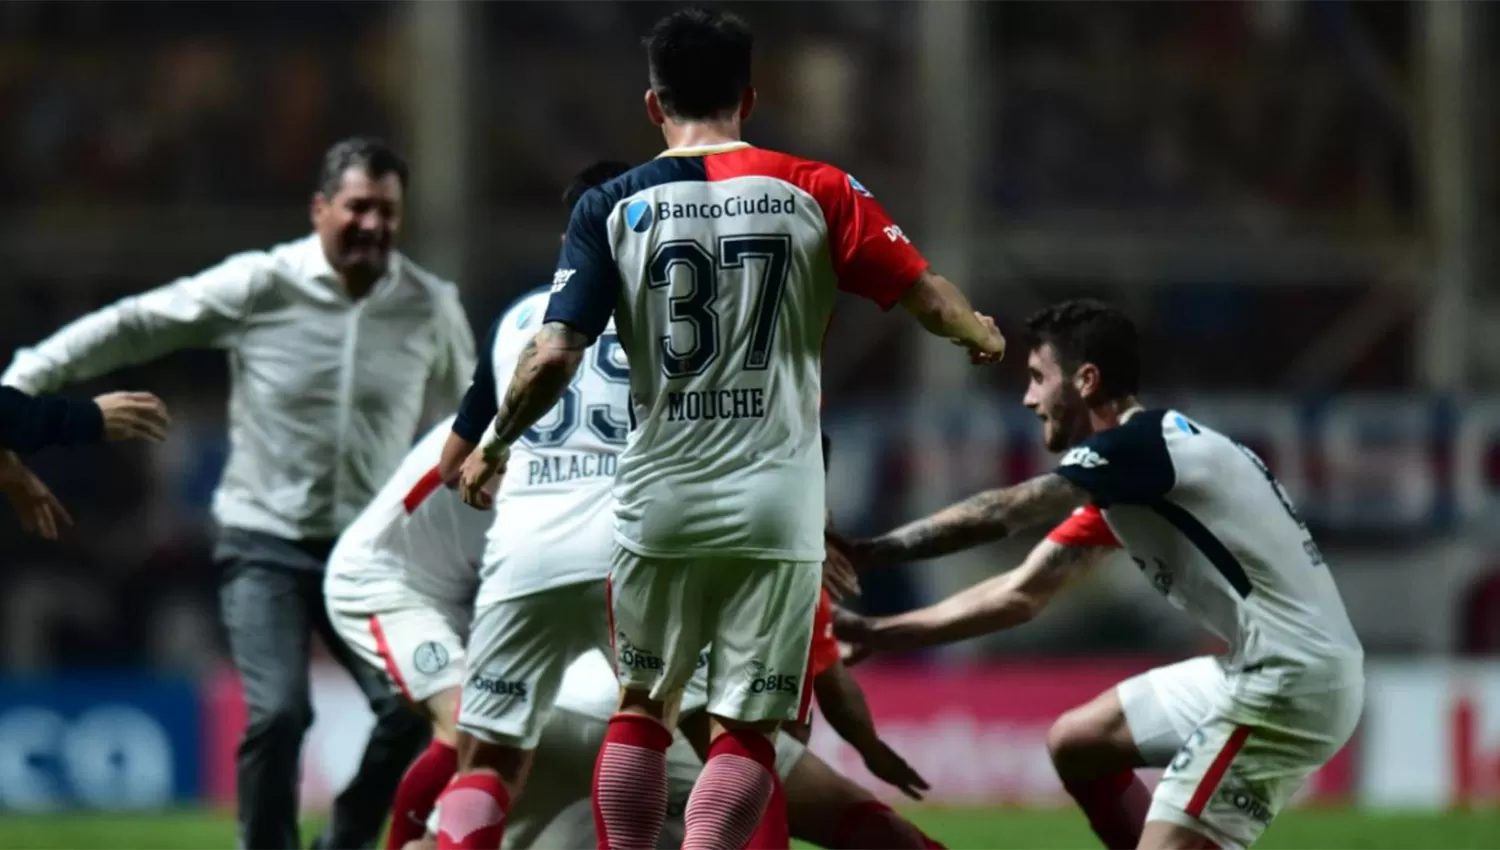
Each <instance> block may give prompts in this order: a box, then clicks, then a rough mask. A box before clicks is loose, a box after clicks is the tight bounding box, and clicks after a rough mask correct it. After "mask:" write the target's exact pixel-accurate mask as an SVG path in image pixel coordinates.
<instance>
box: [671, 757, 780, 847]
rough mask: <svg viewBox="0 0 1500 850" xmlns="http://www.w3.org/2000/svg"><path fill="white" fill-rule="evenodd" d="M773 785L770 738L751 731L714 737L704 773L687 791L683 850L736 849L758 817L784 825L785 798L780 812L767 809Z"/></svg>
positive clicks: (749, 832)
mask: <svg viewBox="0 0 1500 850" xmlns="http://www.w3.org/2000/svg"><path fill="white" fill-rule="evenodd" d="M775 785H776V748H775V746H773V745H772V744H771V739H769V738H767V737H766V736H765V735H762V734H760V733H759V732H755V731H753V730H735V731H733V732H725V733H724V734H722V735H720V736H719V737H717V738H715V739H714V742H713V743H712V744H710V745H709V747H708V760H707V761H706V762H704V764H703V773H702V774H700V775H699V776H698V781H697V782H696V783H695V784H694V785H693V793H692V794H689V795H688V803H687V815H686V817H685V820H686V824H687V830H686V833H685V834H684V835H683V839H682V850H739V848H743V847H744V846H745V845H746V843H748V842H749V840H750V836H751V835H752V834H754V832H755V828H756V825H757V824H759V823H760V820H761V818H762V817H768V816H769V817H770V818H771V819H773V821H774V820H776V819H779V820H780V822H781V823H782V824H785V823H786V805H785V803H784V802H783V804H782V807H781V812H780V814H776V813H770V814H768V813H767V809H769V808H770V803H771V796H772V791H773V789H774V788H775ZM772 828H773V829H775V828H776V827H775V826H774V824H773V827H772ZM780 828H781V829H782V830H785V829H786V827H785V826H782V827H780Z"/></svg>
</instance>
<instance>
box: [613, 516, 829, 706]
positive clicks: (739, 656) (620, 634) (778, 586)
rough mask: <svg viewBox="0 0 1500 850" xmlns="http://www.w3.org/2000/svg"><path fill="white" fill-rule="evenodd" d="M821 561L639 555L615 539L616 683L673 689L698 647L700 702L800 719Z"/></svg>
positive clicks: (667, 693)
mask: <svg viewBox="0 0 1500 850" xmlns="http://www.w3.org/2000/svg"><path fill="white" fill-rule="evenodd" d="M821 587H822V564H819V563H815V562H796V561H758V560H744V559H726V560H723V561H719V562H716V563H705V562H703V561H699V560H677V559H668V558H649V557H644V556H641V555H636V554H635V553H633V552H630V551H629V550H627V549H624V548H623V547H619V546H617V547H615V554H614V560H613V563H612V569H611V571H610V578H609V592H610V600H609V603H610V604H609V610H610V628H611V632H612V633H613V636H614V659H615V673H616V675H617V676H618V677H619V680H620V685H621V686H622V687H626V688H634V689H639V690H647V691H650V693H651V697H652V698H653V699H657V700H662V701H668V700H670V699H673V698H676V697H679V696H681V694H682V692H683V690H684V689H685V688H686V687H687V685H688V683H689V680H691V678H692V676H693V671H694V669H695V668H696V667H697V666H698V662H699V655H700V653H701V652H702V651H704V650H703V648H704V647H705V646H706V647H708V649H707V652H708V682H707V689H708V701H707V702H708V711H709V713H710V714H715V715H718V716H720V717H728V718H731V719H735V720H743V721H759V720H787V721H791V720H801V719H802V718H803V716H804V715H805V714H806V712H807V710H808V706H809V703H810V700H811V696H812V683H811V681H810V677H808V675H807V668H808V648H809V646H810V645H811V643H812V634H813V619H814V616H815V615H816V612H817V607H818V593H819V590H820V589H821Z"/></svg>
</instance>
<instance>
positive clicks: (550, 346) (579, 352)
mask: <svg viewBox="0 0 1500 850" xmlns="http://www.w3.org/2000/svg"><path fill="white" fill-rule="evenodd" d="M588 347H589V339H588V337H586V336H584V335H583V334H581V333H579V332H578V331H576V330H574V329H573V328H571V327H569V326H567V325H565V324H563V323H561V322H549V323H547V324H545V325H542V328H541V330H539V331H537V333H536V336H534V337H532V338H531V341H530V342H528V343H526V348H524V349H523V350H522V351H521V356H520V358H519V359H518V360H517V361H516V372H515V375H514V376H513V377H512V378H511V379H510V386H509V387H508V388H507V389H506V391H505V400H504V401H502V402H501V404H500V413H499V415H497V416H496V417H495V441H496V442H497V443H498V444H500V445H504V446H508V445H510V444H511V443H514V442H515V441H516V440H519V439H520V438H521V435H522V434H524V433H526V429H527V428H530V427H531V426H532V425H535V424H536V421H537V420H538V419H541V418H542V417H543V416H546V415H547V411H549V410H551V409H552V407H553V405H555V404H557V400H558V399H560V398H562V394H563V391H564V390H566V389H567V387H568V382H569V381H571V380H573V374H574V373H575V372H577V371H578V364H579V363H580V362H581V361H582V360H583V352H584V350H585V349H587V348H588Z"/></svg>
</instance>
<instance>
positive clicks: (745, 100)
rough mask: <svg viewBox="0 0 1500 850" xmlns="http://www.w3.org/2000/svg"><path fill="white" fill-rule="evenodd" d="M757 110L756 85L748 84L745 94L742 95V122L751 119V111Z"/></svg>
mask: <svg viewBox="0 0 1500 850" xmlns="http://www.w3.org/2000/svg"><path fill="white" fill-rule="evenodd" d="M754 111H755V86H746V87H745V92H744V94H741V95H740V123H741V124H743V123H745V122H746V121H747V120H749V119H750V113H752V112H754Z"/></svg>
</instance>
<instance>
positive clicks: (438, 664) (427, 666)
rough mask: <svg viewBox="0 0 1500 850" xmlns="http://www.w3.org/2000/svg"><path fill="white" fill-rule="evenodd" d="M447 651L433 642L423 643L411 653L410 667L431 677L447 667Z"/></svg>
mask: <svg viewBox="0 0 1500 850" xmlns="http://www.w3.org/2000/svg"><path fill="white" fill-rule="evenodd" d="M448 660H449V659H448V650H447V649H446V648H444V647H443V645H442V644H440V643H438V642H437V641H435V640H428V641H423V642H422V643H421V644H419V645H418V646H417V651H416V652H414V653H412V659H411V661H412V666H414V667H416V668H417V672H418V673H421V674H423V675H425V676H431V675H432V674H434V673H437V672H439V671H441V670H442V669H443V668H444V667H447V666H448Z"/></svg>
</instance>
